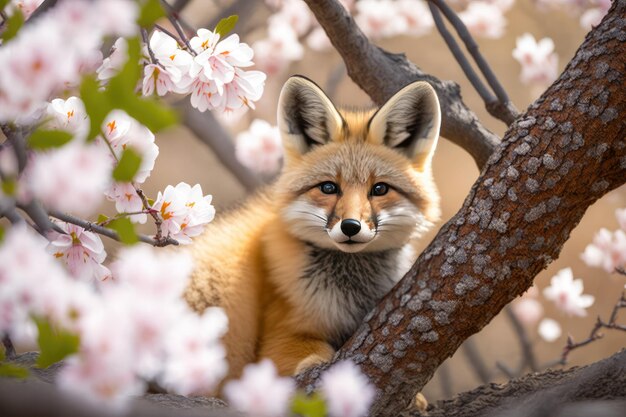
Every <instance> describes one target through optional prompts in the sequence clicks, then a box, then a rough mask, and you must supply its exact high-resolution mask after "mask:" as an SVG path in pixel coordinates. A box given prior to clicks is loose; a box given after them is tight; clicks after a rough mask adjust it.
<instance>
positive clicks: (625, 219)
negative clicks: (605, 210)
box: [615, 208, 626, 232]
mask: <svg viewBox="0 0 626 417" xmlns="http://www.w3.org/2000/svg"><path fill="white" fill-rule="evenodd" d="M615 217H617V222H618V223H619V227H621V228H622V230H623V231H625V232H626V208H623V209H617V210H615Z"/></svg>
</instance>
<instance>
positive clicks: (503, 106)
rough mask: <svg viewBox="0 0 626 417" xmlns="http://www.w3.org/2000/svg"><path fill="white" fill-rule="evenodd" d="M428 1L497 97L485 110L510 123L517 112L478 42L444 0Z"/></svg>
mask: <svg viewBox="0 0 626 417" xmlns="http://www.w3.org/2000/svg"><path fill="white" fill-rule="evenodd" d="M430 2H432V3H434V4H435V5H436V6H437V7H438V8H439V10H441V12H442V13H443V14H444V16H445V17H446V18H447V19H448V21H449V22H450V23H451V24H452V26H454V28H455V30H456V32H457V33H458V35H459V37H460V38H461V40H462V41H463V43H464V44H465V47H466V48H467V50H468V51H469V53H470V55H471V56H472V58H474V61H475V62H476V65H478V68H479V69H480V72H481V73H482V74H483V76H484V77H485V79H486V80H487V83H488V84H489V86H490V87H491V89H492V90H493V92H494V93H495V95H496V97H497V98H498V99H497V100H496V101H491V102H485V104H486V107H487V110H488V111H489V113H490V114H491V115H492V116H494V117H496V118H498V119H500V120H502V121H503V122H505V123H506V124H507V125H510V124H511V123H512V122H513V120H515V119H516V118H517V116H518V115H519V112H518V111H517V109H516V108H515V106H514V105H513V103H511V100H510V99H509V96H508V95H507V93H506V91H505V90H504V88H503V87H502V85H501V84H500V81H498V78H497V77H496V75H495V74H494V72H493V71H492V70H491V67H490V66H489V64H488V63H487V61H486V60H485V58H484V57H483V56H482V54H481V53H480V51H479V50H478V44H477V43H476V42H475V41H474V38H472V35H471V34H470V33H469V31H468V30H467V27H466V26H465V24H464V23H463V21H462V20H461V19H460V18H459V16H457V14H456V13H455V12H454V10H452V9H451V8H450V7H449V6H448V5H447V4H446V2H445V1H444V0H430ZM433 17H434V15H433Z"/></svg>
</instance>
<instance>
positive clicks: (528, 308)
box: [511, 296, 543, 327]
mask: <svg viewBox="0 0 626 417" xmlns="http://www.w3.org/2000/svg"><path fill="white" fill-rule="evenodd" d="M511 307H512V308H513V312H514V313H515V315H516V316H517V318H518V319H519V320H520V321H521V322H522V323H524V324H525V325H527V326H529V327H530V326H534V325H535V324H536V323H537V322H538V321H539V319H541V317H542V316H543V306H542V305H541V303H540V302H539V301H538V300H536V299H535V298H532V297H526V296H523V297H522V298H520V299H519V300H517V301H515V302H513V304H512V305H511Z"/></svg>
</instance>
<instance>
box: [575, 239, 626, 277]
mask: <svg viewBox="0 0 626 417" xmlns="http://www.w3.org/2000/svg"><path fill="white" fill-rule="evenodd" d="M581 258H582V260H583V261H584V262H585V263H586V264H587V265H589V266H593V267H598V268H603V269H604V270H605V271H606V272H609V273H611V272H613V271H615V269H616V268H620V267H623V266H624V265H626V233H625V232H624V231H623V230H616V231H615V232H611V231H609V230H607V229H605V228H602V229H600V230H599V231H598V232H597V233H596V235H595V236H594V237H593V243H592V244H590V245H587V247H586V248H585V252H584V253H583V254H582V256H581Z"/></svg>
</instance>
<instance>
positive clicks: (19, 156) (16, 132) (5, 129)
mask: <svg viewBox="0 0 626 417" xmlns="http://www.w3.org/2000/svg"><path fill="white" fill-rule="evenodd" d="M0 129H1V130H2V133H4V135H5V136H6V137H7V139H8V140H9V143H10V144H11V146H12V148H13V153H14V154H15V159H16V160H17V169H18V172H20V173H21V172H22V171H23V170H24V168H26V144H25V142H24V135H25V134H24V130H25V129H24V128H22V127H16V126H15V125H9V124H1V125H0Z"/></svg>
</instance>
